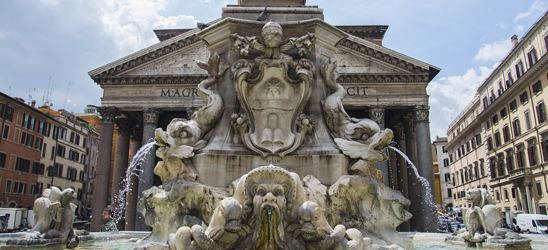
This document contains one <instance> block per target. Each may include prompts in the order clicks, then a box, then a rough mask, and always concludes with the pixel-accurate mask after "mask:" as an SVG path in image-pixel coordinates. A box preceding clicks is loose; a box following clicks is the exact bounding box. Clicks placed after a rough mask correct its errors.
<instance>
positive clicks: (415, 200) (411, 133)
mask: <svg viewBox="0 0 548 250" xmlns="http://www.w3.org/2000/svg"><path fill="white" fill-rule="evenodd" d="M403 120H404V126H405V154H406V155H407V157H408V158H409V160H410V161H411V162H412V163H413V164H414V165H415V166H417V165H418V162H417V146H416V145H417V133H416V129H415V121H414V119H413V114H412V113H410V114H407V115H406V116H404V117H403ZM407 177H408V178H407V184H408V191H409V199H410V200H411V205H410V206H409V212H411V214H413V217H411V220H410V222H411V223H410V224H411V229H410V230H411V231H422V230H423V229H422V228H423V227H422V220H421V219H420V218H421V217H422V212H421V203H420V200H421V199H420V197H421V195H420V194H421V192H420V189H419V188H418V187H419V186H420V183H418V180H417V177H416V175H415V172H414V171H413V168H412V166H411V165H409V167H407Z"/></svg>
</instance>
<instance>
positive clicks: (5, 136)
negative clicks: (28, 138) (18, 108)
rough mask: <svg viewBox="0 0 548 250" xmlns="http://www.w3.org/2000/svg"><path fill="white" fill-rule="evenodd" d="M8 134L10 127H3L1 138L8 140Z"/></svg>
mask: <svg viewBox="0 0 548 250" xmlns="http://www.w3.org/2000/svg"><path fill="white" fill-rule="evenodd" d="M9 133H10V126H8V125H4V132H3V133H2V138H4V139H8V135H9Z"/></svg>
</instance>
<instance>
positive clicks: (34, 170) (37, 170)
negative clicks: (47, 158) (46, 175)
mask: <svg viewBox="0 0 548 250" xmlns="http://www.w3.org/2000/svg"><path fill="white" fill-rule="evenodd" d="M39 173H40V163H39V162H37V161H35V162H33V164H32V174H39Z"/></svg>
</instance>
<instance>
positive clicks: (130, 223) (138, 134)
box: [124, 127, 143, 231]
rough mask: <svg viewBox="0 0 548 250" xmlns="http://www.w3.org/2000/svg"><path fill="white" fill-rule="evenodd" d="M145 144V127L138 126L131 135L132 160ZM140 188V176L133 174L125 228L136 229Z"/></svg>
mask: <svg viewBox="0 0 548 250" xmlns="http://www.w3.org/2000/svg"><path fill="white" fill-rule="evenodd" d="M142 145H143V129H142V128H141V127H136V128H134V129H133V133H132V135H131V160H133V157H134V156H135V154H136V153H137V151H139V149H140V148H141V146H142ZM138 190H139V178H138V177H137V176H136V175H131V178H130V191H129V192H128V193H127V194H126V204H127V206H126V225H125V228H124V230H126V231H135V218H136V217H137V209H136V208H137V197H138V194H137V192H138Z"/></svg>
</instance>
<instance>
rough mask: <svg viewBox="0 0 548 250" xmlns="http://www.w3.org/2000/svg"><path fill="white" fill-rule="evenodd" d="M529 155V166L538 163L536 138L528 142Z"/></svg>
mask: <svg viewBox="0 0 548 250" xmlns="http://www.w3.org/2000/svg"><path fill="white" fill-rule="evenodd" d="M527 156H529V166H530V167H532V166H535V165H537V163H538V162H537V147H536V141H535V139H532V140H529V141H528V142H527Z"/></svg>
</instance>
